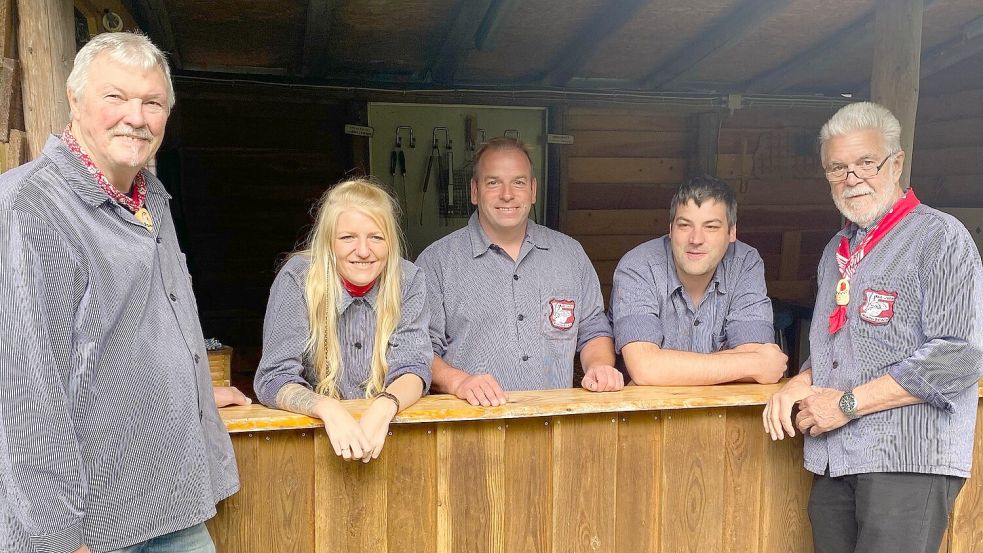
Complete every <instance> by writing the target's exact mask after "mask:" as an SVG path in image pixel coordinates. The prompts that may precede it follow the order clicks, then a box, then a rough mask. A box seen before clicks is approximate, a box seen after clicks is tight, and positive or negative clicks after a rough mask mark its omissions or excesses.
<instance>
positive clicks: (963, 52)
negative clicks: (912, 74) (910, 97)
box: [919, 34, 983, 79]
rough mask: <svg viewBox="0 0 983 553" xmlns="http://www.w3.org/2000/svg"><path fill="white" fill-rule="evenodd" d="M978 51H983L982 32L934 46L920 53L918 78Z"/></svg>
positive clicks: (931, 73)
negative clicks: (920, 61)
mask: <svg viewBox="0 0 983 553" xmlns="http://www.w3.org/2000/svg"><path fill="white" fill-rule="evenodd" d="M980 52H983V34H981V35H978V36H975V37H973V38H970V39H965V38H963V37H959V38H957V39H956V40H954V41H950V42H947V43H945V44H942V45H941V46H936V47H935V48H933V49H931V50H929V51H928V52H925V53H924V54H922V63H921V69H922V71H921V74H920V75H919V78H920V79H924V78H926V77H929V76H931V75H934V74H936V73H938V72H939V71H942V70H943V69H945V68H947V67H951V66H953V65H955V64H957V63H959V62H961V61H963V60H964V59H967V58H971V57H973V56H975V55H977V54H979V53H980Z"/></svg>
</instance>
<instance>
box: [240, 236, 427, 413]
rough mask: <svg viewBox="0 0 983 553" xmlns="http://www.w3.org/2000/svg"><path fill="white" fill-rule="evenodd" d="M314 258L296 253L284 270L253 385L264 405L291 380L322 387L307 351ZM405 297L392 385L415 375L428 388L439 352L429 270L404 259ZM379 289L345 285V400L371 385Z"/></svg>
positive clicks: (389, 378) (394, 341)
mask: <svg viewBox="0 0 983 553" xmlns="http://www.w3.org/2000/svg"><path fill="white" fill-rule="evenodd" d="M310 265H311V261H310V257H308V256H304V255H295V256H293V257H291V258H290V259H289V260H288V261H287V262H286V263H285V264H284V265H283V268H282V269H280V272H279V274H277V276H276V279H275V280H274V281H273V288H272V289H271V290H270V301H269V304H268V305H267V307H266V319H265V320H264V322H263V358H262V359H261V360H260V362H259V368H257V369H256V378H255V380H254V385H253V387H254V388H255V390H256V395H257V396H258V397H259V400H260V401H261V402H263V404H264V405H267V406H269V407H273V408H274V409H276V408H277V405H276V395H277V393H279V392H280V389H281V388H283V387H284V386H285V385H287V384H290V383H296V384H300V385H302V386H306V387H308V388H313V387H314V386H317V384H318V382H320V379H319V378H318V376H317V374H316V373H315V372H314V363H313V361H312V360H311V356H310V353H309V352H308V350H307V346H306V342H307V338H308V334H309V333H310V324H309V322H308V318H307V302H306V300H305V299H304V283H305V281H306V279H307V271H308V269H309V268H310ZM400 269H401V270H402V281H401V287H400V292H401V296H402V304H401V307H400V309H401V313H400V321H399V324H398V325H397V326H396V331H395V332H394V333H393V335H392V336H391V337H390V338H389V351H388V352H387V353H386V361H387V362H388V363H389V372H388V374H386V379H385V384H386V385H387V386H388V385H389V384H391V383H392V382H393V381H394V380H396V379H397V378H399V377H400V376H403V375H404V374H415V375H417V376H419V377H420V379H421V380H423V392H424V393H426V392H427V389H429V387H430V364H431V363H432V362H433V354H432V353H431V350H430V338H429V336H428V334H427V326H428V324H429V322H430V317H429V315H430V314H429V312H428V311H427V305H426V299H427V287H426V284H424V282H423V271H421V270H420V269H419V268H418V267H417V266H416V265H413V264H412V263H410V262H409V261H406V260H401V264H400ZM339 286H340V285H339ZM378 292H379V290H378V287H373V288H372V290H370V291H369V293H368V294H366V295H365V296H364V297H362V298H353V297H352V296H351V295H350V294H349V293H348V291H347V290H345V289H344V287H341V298H342V301H341V303H339V305H338V341H339V343H340V345H341V362H342V371H341V375H340V377H339V379H338V395H339V396H340V397H341V399H359V398H364V397H365V385H366V383H367V380H368V378H369V369H370V368H371V362H372V344H373V340H374V339H375V317H376V313H375V308H374V306H375V303H376V300H377V296H378Z"/></svg>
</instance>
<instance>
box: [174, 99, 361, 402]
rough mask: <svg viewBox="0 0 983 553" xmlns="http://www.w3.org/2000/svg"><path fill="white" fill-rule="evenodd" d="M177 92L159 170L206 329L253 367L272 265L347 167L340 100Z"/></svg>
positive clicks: (298, 235)
mask: <svg viewBox="0 0 983 553" xmlns="http://www.w3.org/2000/svg"><path fill="white" fill-rule="evenodd" d="M180 90H181V89H179V97H178V104H177V107H176V108H175V112H174V113H173V115H172V116H171V119H170V121H169V129H168V137H167V138H168V143H167V144H166V145H165V146H164V147H163V148H162V151H161V154H160V155H159V157H158V167H159V173H160V176H161V178H162V180H163V181H164V183H165V185H166V186H167V187H168V189H169V190H170V191H171V194H172V195H173V196H174V200H173V206H174V214H175V219H176V223H177V226H178V231H179V235H180V236H179V237H180V239H181V243H182V246H183V248H184V251H185V252H186V254H187V256H188V265H189V267H190V270H191V274H192V276H193V279H194V287H195V294H196V296H197V299H198V310H199V313H200V316H201V322H202V327H203V329H204V331H205V335H206V336H207V337H216V338H218V339H219V340H221V341H223V342H224V343H227V344H229V345H231V346H233V347H234V348H235V349H236V362H235V365H234V368H235V367H236V366H238V367H241V368H242V369H244V370H246V371H252V370H253V369H254V368H255V366H256V364H257V363H258V361H259V355H260V348H261V339H262V324H263V316H264V313H265V311H266V302H267V299H268V297H269V290H270V285H271V284H272V282H273V278H274V276H275V275H276V270H277V268H278V267H279V264H280V262H281V261H282V260H283V259H284V254H285V253H287V252H290V251H292V250H294V249H295V247H296V246H297V245H298V244H299V243H300V242H301V241H302V240H303V239H304V238H305V237H306V233H307V231H308V230H309V225H310V221H311V219H310V213H311V209H312V207H313V206H314V205H315V203H316V202H317V200H318V199H319V198H320V196H321V194H322V193H323V192H324V191H325V190H326V189H327V188H328V187H329V186H330V185H331V184H334V183H336V182H338V181H339V180H340V179H341V178H343V177H344V175H345V172H346V170H347V168H348V165H347V163H348V160H349V159H350V157H351V146H350V141H349V140H347V137H346V136H345V135H344V134H343V133H342V130H343V127H344V124H345V104H344V103H343V102H341V101H340V100H324V99H318V98H311V97H309V96H305V97H304V98H303V99H302V100H300V99H297V98H293V99H292V98H291V93H290V91H289V89H281V90H280V91H279V92H276V93H274V94H270V95H266V94H262V93H257V92H256V91H255V90H254V91H253V92H252V93H249V94H245V93H242V92H238V91H227V93H220V94H212V93H199V92H198V91H196V92H194V93H186V94H182V93H181V91H180ZM233 380H234V381H235V380H236V378H235V376H234V375H233ZM244 380H245V381H246V383H248V381H249V380H251V375H245V376H244Z"/></svg>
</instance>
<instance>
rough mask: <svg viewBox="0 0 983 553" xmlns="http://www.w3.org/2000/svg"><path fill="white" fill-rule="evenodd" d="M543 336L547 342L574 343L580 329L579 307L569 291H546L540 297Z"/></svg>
mask: <svg viewBox="0 0 983 553" xmlns="http://www.w3.org/2000/svg"><path fill="white" fill-rule="evenodd" d="M541 301H542V320H543V323H542V324H543V336H545V337H546V339H548V340H569V339H571V338H572V339H573V340H574V341H576V338H577V330H578V329H579V328H580V316H581V314H580V306H579V305H577V296H576V295H574V294H572V293H570V292H569V291H562V290H561V291H555V290H553V291H547V292H546V293H544V294H543V295H542V298H541Z"/></svg>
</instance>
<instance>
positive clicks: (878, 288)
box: [805, 205, 983, 477]
mask: <svg viewBox="0 0 983 553" xmlns="http://www.w3.org/2000/svg"><path fill="white" fill-rule="evenodd" d="M857 230H858V229H857V228H856V226H854V225H850V226H849V227H847V228H846V229H844V230H843V231H841V232H840V233H838V234H837V235H836V236H834V237H833V239H832V240H831V241H830V242H829V244H828V245H827V246H826V249H825V251H824V252H823V257H822V260H821V261H820V263H819V271H818V278H819V292H818V296H817V298H816V309H815V314H814V316H813V320H812V328H811V331H810V334H809V341H810V350H811V362H812V376H813V383H814V384H815V385H816V386H822V387H828V388H835V389H838V390H851V389H853V388H854V387H856V386H859V385H860V384H863V383H865V382H868V381H871V380H874V379H875V378H878V377H881V376H883V375H885V374H890V375H891V376H892V377H893V378H894V379H895V380H896V381H897V382H898V384H900V385H901V386H902V387H903V388H904V389H905V390H907V391H908V392H909V393H911V394H912V395H914V396H915V397H918V398H920V399H922V400H924V401H925V403H922V404H918V405H910V406H906V407H898V408H895V409H889V410H886V411H880V412H877V413H872V414H870V415H866V416H864V417H861V418H859V419H857V420H854V421H851V422H850V423H848V424H846V425H845V426H843V427H841V428H838V429H836V430H833V431H831V432H828V433H826V434H822V435H820V436H819V437H817V438H812V437H809V436H806V438H805V467H806V468H807V469H808V470H810V471H811V472H814V473H817V474H822V473H823V472H825V470H826V468H827V466H828V467H829V471H830V475H831V476H841V475H844V474H859V473H868V472H919V473H930V474H945V475H951V476H961V477H968V476H969V473H970V468H971V467H970V465H971V463H972V456H973V436H974V432H975V427H976V409H977V404H978V402H979V387H978V384H977V382H978V381H979V379H980V375H981V371H983V266H981V264H980V254H979V252H978V251H977V249H976V244H975V243H974V242H973V239H972V237H971V236H970V235H969V232H968V231H967V230H966V227H965V226H963V224H962V223H960V222H959V221H958V220H956V219H955V218H953V217H952V216H950V215H947V214H945V213H942V212H940V211H938V210H935V209H932V208H930V207H928V206H926V205H919V206H918V207H916V208H915V209H914V210H913V211H912V212H911V213H909V214H908V215H907V216H906V217H905V218H904V219H902V220H901V221H900V222H899V223H898V225H897V226H896V227H895V228H894V229H893V230H892V231H891V232H890V233H888V234H887V235H886V236H885V237H884V238H883V239H882V240H881V242H880V243H879V244H877V246H876V247H875V248H874V249H873V250H872V251H871V252H870V253H869V254H868V255H867V256H866V257H865V258H864V259H863V261H862V262H861V263H860V264H859V265H858V270H857V272H856V274H855V275H854V276H853V278H852V279H851V281H850V304H849V305H848V306H847V324H846V326H845V327H844V328H842V329H841V330H840V331H839V332H837V333H836V334H834V335H832V336H830V335H829V316H830V314H831V313H832V312H833V309H834V308H835V307H836V305H835V300H834V296H835V287H836V283H837V281H838V280H839V279H840V274H839V270H838V269H837V266H836V248H837V246H838V245H839V243H840V237H841V236H846V237H847V238H853V236H854V234H855V233H857Z"/></svg>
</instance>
